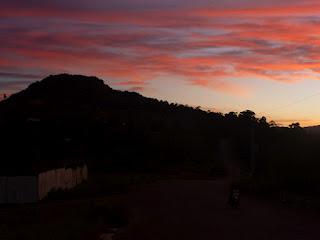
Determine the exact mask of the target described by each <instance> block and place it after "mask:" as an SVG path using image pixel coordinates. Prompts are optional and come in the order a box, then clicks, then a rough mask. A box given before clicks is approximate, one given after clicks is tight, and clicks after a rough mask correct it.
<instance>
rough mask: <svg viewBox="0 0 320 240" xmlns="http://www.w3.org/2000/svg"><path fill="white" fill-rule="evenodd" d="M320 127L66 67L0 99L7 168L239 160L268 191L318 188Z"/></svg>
mask: <svg viewBox="0 0 320 240" xmlns="http://www.w3.org/2000/svg"><path fill="white" fill-rule="evenodd" d="M317 129H318V128H317V127H315V128H309V129H308V128H307V129H303V128H301V127H300V126H299V124H292V125H291V127H290V128H284V127H276V126H274V125H270V124H269V123H268V122H267V120H266V118H264V117H261V118H257V117H256V116H255V113H254V112H252V111H250V110H246V111H243V112H240V113H235V112H230V113H227V114H221V113H215V112H207V111H202V110H201V109H199V108H192V107H188V106H184V105H181V104H175V103H168V102H166V101H161V100H157V99H152V98H146V97H143V96H141V95H140V94H138V93H133V92H126V91H117V90H113V89H111V88H110V87H109V86H107V85H105V84H104V82H103V81H102V80H100V79H98V78H96V77H85V76H80V75H67V74H61V75H55V76H49V77H47V78H45V79H44V80H42V81H40V82H35V83H33V84H31V85H30V86H29V87H28V88H27V89H25V90H23V91H21V92H19V93H17V94H14V95H12V96H11V97H9V98H8V99H6V100H4V101H2V102H0V133H1V138H0V147H1V149H0V161H1V168H0V174H25V173H26V172H30V171H37V170H39V169H40V170H41V169H44V168H51V167H56V166H64V165H71V166H72V165H77V164H79V162H81V163H82V162H86V163H87V164H88V165H89V169H90V171H119V170H121V171H127V170H130V171H133V170H134V171H159V170H161V169H165V170H169V169H180V170H181V171H183V169H192V170H193V171H204V172H207V173H210V172H211V174H221V173H223V172H224V170H225V166H226V163H227V164H228V163H230V161H237V162H238V164H239V165H241V167H242V170H243V174H244V175H246V174H248V176H250V179H251V180H252V179H254V180H255V182H254V184H255V185H256V186H263V188H262V187H261V188H262V189H275V188H287V189H289V188H291V189H295V190H299V191H301V190H303V191H307V190H308V191H309V190H310V191H318V190H319V191H318V192H319V193H320V189H318V190H315V189H317V186H319V183H320V176H319V174H318V172H319V170H320V161H318V159H319V157H320V152H319V150H318V149H319V147H318V145H319V140H320V139H319V136H318V135H317V134H309V132H310V130H312V131H313V132H315V131H316V130H317ZM228 161H229V162H228ZM250 188H253V186H251V187H250Z"/></svg>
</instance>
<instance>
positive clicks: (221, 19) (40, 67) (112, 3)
mask: <svg viewBox="0 0 320 240" xmlns="http://www.w3.org/2000/svg"><path fill="white" fill-rule="evenodd" d="M0 53H1V54H0V94H1V95H2V94H3V93H13V92H16V91H19V90H21V89H23V88H25V87H26V86H27V85H28V84H30V83H31V82H33V81H35V80H40V79H42V78H43V77H45V76H47V75H48V74H57V73H76V74H85V75H95V76H97V77H100V78H102V79H104V80H105V82H106V83H107V84H108V85H110V86H111V87H113V88H116V89H126V90H132V91H137V92H140V93H141V94H142V95H144V96H148V97H155V98H158V99H163V100H168V101H170V102H178V103H182V104H188V105H191V106H201V107H202V108H203V109H211V110H214V111H220V112H223V113H225V112H229V111H242V110H246V109H251V110H253V111H255V112H256V113H257V115H258V116H262V115H265V116H266V117H267V118H268V120H275V121H277V122H278V123H280V124H284V125H287V124H290V123H291V122H294V121H299V122H300V123H301V124H302V125H304V126H307V125H316V124H320V1H319V0H305V1H301V0H281V1H280V0H277V1H275V0H268V1H257V0H107V1H106V0H90V1H88V0H56V1H54V0H52V1H46V0H30V1H21V0H1V9H0Z"/></svg>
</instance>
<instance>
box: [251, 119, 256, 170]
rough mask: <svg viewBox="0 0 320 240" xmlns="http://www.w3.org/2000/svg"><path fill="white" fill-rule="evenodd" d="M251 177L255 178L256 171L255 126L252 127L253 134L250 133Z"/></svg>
mask: <svg viewBox="0 0 320 240" xmlns="http://www.w3.org/2000/svg"><path fill="white" fill-rule="evenodd" d="M250 145H251V146H250V152H251V154H250V168H251V169H250V175H251V176H254V173H255V171H256V143H255V129H254V125H252V126H251V133H250Z"/></svg>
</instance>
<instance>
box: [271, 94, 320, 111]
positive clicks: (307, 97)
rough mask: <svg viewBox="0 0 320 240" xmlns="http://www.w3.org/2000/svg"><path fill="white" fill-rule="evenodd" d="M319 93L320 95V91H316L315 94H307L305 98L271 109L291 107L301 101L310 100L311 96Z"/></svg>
mask: <svg viewBox="0 0 320 240" xmlns="http://www.w3.org/2000/svg"><path fill="white" fill-rule="evenodd" d="M319 95H320V92H318V93H315V94H312V95H309V96H306V97H304V98H301V99H299V100H297V101H294V102H291V103H289V104H286V105H284V106H280V107H276V108H273V109H271V110H270V111H277V110H281V109H283V108H287V107H291V106H294V105H296V104H299V103H301V102H304V101H306V100H308V99H310V98H313V97H316V96H319Z"/></svg>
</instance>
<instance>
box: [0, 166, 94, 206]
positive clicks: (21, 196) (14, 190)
mask: <svg viewBox="0 0 320 240" xmlns="http://www.w3.org/2000/svg"><path fill="white" fill-rule="evenodd" d="M87 179H88V168H87V166H86V165H82V166H77V167H63V168H56V169H51V170H47V171H41V172H38V173H29V174H23V175H20V176H16V175H14V174H13V173H11V174H9V175H7V176H2V177H0V204H10V203H34V202H37V201H39V200H42V199H43V198H45V197H46V196H47V195H48V193H49V192H54V191H57V190H69V189H72V188H74V187H75V186H77V185H79V184H80V183H82V182H83V181H86V180H87Z"/></svg>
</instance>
